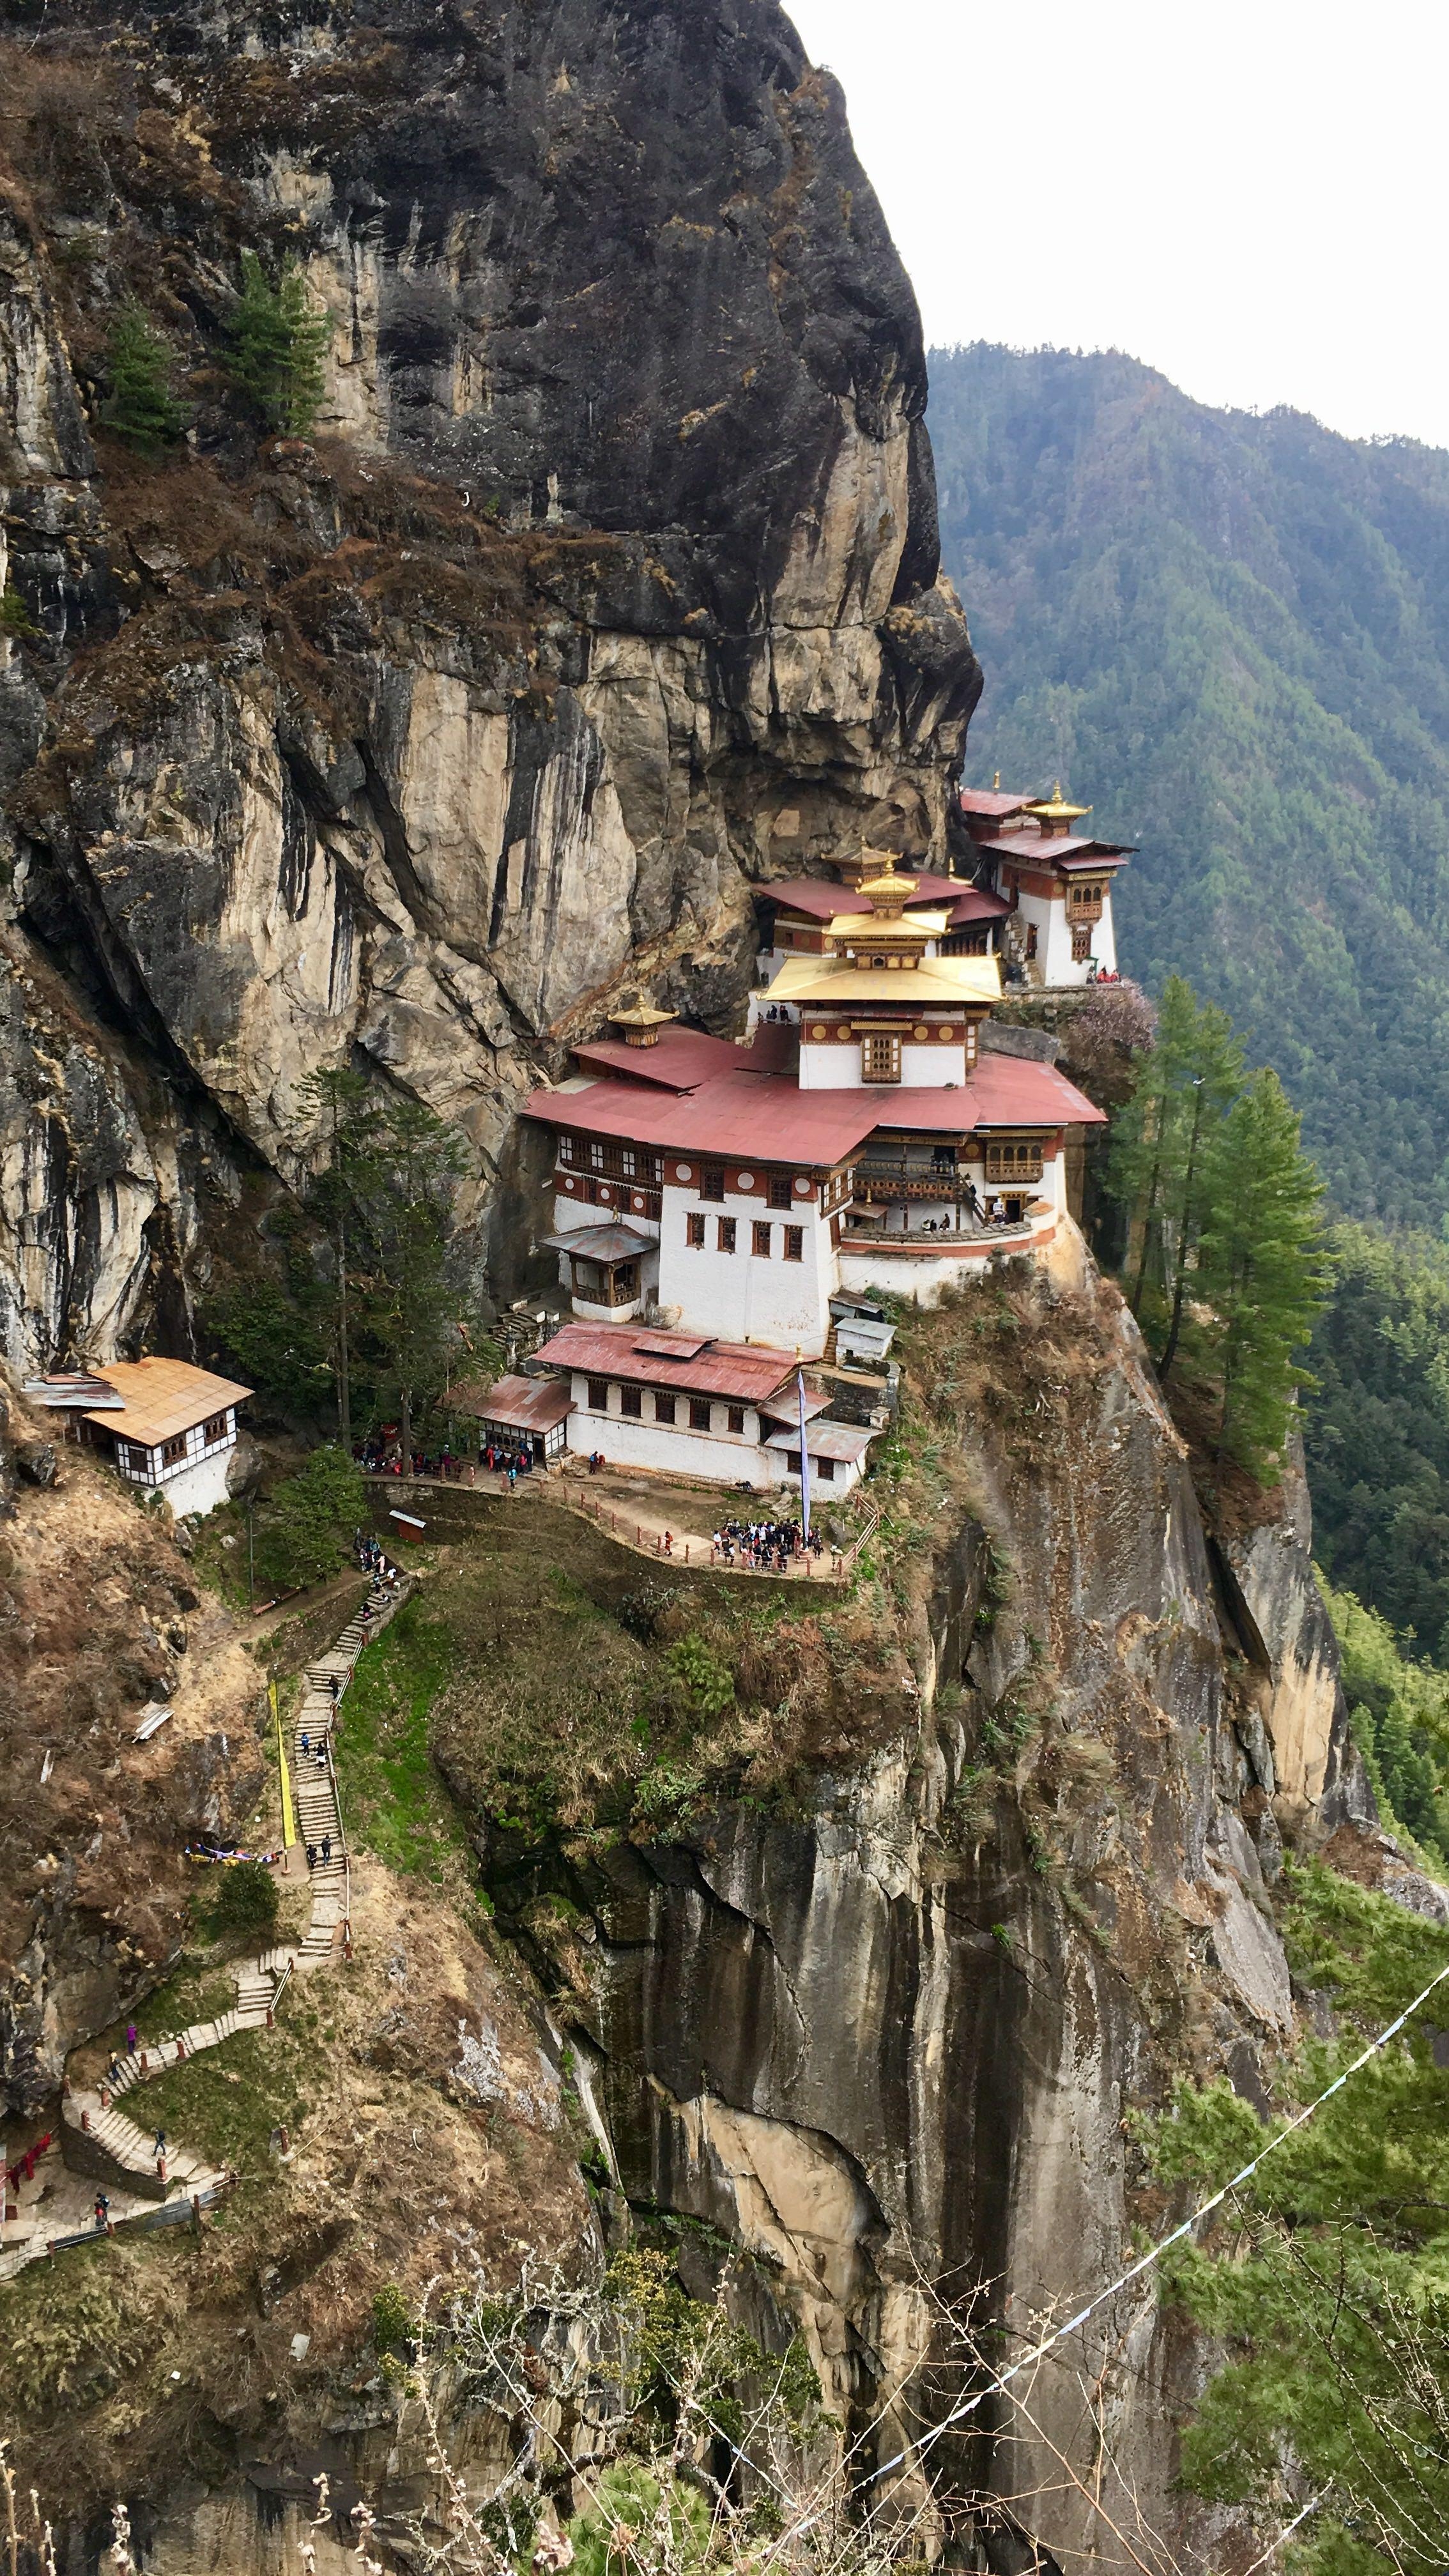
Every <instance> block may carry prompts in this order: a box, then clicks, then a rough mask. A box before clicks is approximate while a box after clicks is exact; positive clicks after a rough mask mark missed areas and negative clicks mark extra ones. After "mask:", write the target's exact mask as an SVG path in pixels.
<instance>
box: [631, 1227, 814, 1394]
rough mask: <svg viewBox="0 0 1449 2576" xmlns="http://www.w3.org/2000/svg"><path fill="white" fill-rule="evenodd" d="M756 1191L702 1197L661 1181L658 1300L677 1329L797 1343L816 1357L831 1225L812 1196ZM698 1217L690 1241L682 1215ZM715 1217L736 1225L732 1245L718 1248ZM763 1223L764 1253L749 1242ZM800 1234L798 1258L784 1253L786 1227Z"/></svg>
mask: <svg viewBox="0 0 1449 2576" xmlns="http://www.w3.org/2000/svg"><path fill="white" fill-rule="evenodd" d="M763 1197H764V1193H763V1191H756V1192H755V1193H754V1195H753V1196H751V1197H746V1196H745V1195H744V1194H743V1193H742V1192H739V1191H731V1192H730V1193H729V1194H728V1196H727V1197H726V1198H725V1199H723V1200H718V1199H708V1200H701V1199H700V1198H699V1197H698V1196H697V1194H696V1193H695V1192H694V1191H693V1190H692V1189H681V1188H678V1187H669V1186H667V1185H666V1188H665V1191H664V1222H663V1227H662V1230H661V1234H660V1246H659V1303H660V1304H661V1306H677V1307H678V1308H679V1309H680V1329H681V1330H682V1331H686V1332H691V1333H698V1334H700V1335H701V1336H705V1335H707V1336H708V1337H709V1338H710V1339H711V1340H714V1341H721V1342H765V1343H771V1344H773V1345H775V1346H776V1347H777V1348H778V1349H781V1350H784V1351H793V1350H794V1349H796V1348H797V1346H798V1348H799V1349H800V1350H801V1352H802V1353H803V1354H804V1356H805V1357H806V1358H807V1359H818V1358H819V1357H820V1354H821V1352H822V1351H823V1350H824V1348H825V1337H826V1334H827V1333H828V1331H829V1329H830V1299H831V1296H832V1294H833V1292H834V1288H835V1251H834V1246H833V1245H832V1243H831V1240H830V1226H829V1222H828V1220H827V1219H825V1218H823V1217H822V1216H821V1214H820V1211H819V1204H818V1201H817V1200H815V1199H813V1198H812V1199H809V1200H797V1201H796V1203H795V1205H794V1206H793V1207H792V1208H789V1209H784V1208H779V1209H777V1208H770V1207H766V1206H765V1205H763V1203H762V1202H763ZM691 1216H702V1217H703V1218H704V1242H703V1244H702V1245H691V1243H690V1242H689V1240H688V1220H689V1218H690V1217H691ZM720 1217H730V1218H733V1220H734V1225H735V1245H736V1248H735V1250H734V1251H733V1252H721V1251H720V1249H719V1227H718V1222H717V1220H718V1219H719V1218H720ZM757 1223H758V1224H761V1225H766V1224H767V1225H768V1226H769V1228H770V1254H769V1258H768V1259H766V1258H765V1257H764V1256H763V1255H760V1254H756V1253H755V1252H753V1251H752V1250H751V1248H750V1247H751V1243H752V1240H753V1233H754V1227H755V1225H756V1224H757ZM787 1225H796V1226H799V1227H800V1229H801V1231H802V1233H803V1234H804V1238H805V1241H804V1246H803V1254H804V1257H803V1259H801V1260H799V1261H787V1260H786V1259H785V1258H784V1250H785V1228H786V1226H787Z"/></svg>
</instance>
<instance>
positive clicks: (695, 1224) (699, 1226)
mask: <svg viewBox="0 0 1449 2576" xmlns="http://www.w3.org/2000/svg"><path fill="white" fill-rule="evenodd" d="M684 1240H685V1242H686V1243H687V1244H688V1246H689V1249H690V1251H691V1252H703V1250H704V1219H703V1217H702V1216H687V1217H686V1218H685V1220H684Z"/></svg>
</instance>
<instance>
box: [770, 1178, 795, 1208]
mask: <svg viewBox="0 0 1449 2576" xmlns="http://www.w3.org/2000/svg"><path fill="white" fill-rule="evenodd" d="M769 1203H770V1205H771V1207H788V1206H789V1205H790V1175H789V1173H788V1172H772V1173H771V1174H770V1201H769Z"/></svg>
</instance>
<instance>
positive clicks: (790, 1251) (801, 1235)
mask: <svg viewBox="0 0 1449 2576" xmlns="http://www.w3.org/2000/svg"><path fill="white" fill-rule="evenodd" d="M785 1258H786V1260H787V1261H803V1260H804V1258H805V1228H804V1227H803V1225H787V1226H786V1228H785Z"/></svg>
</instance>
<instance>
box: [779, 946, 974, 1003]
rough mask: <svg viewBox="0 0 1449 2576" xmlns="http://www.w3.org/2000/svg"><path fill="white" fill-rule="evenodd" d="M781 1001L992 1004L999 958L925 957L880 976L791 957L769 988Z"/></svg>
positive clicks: (843, 964) (845, 964)
mask: <svg viewBox="0 0 1449 2576" xmlns="http://www.w3.org/2000/svg"><path fill="white" fill-rule="evenodd" d="M769 993H770V998H771V999H772V1001H777V1002H798V1003H799V1004H800V1005H801V1007H802V1008H803V1009H805V1010H807V1011H808V1010H809V1008H810V1006H811V1004H812V1003H814V1002H877V1003H880V1002H902V1003H904V1002H948V1003H950V1005H951V1006H952V1008H953V1009H955V1010H960V1009H961V1008H962V1006H963V1004H966V1003H971V1002H980V1003H983V1004H990V1003H992V1002H999V1001H1000V999H1001V967H1000V964H999V962H998V960H997V959H996V958H995V957H923V958H921V959H920V960H919V961H917V962H914V963H912V964H911V965H909V966H898V967H895V968H893V969H887V970H886V971H885V972H884V973H882V971H881V969H880V968H879V967H872V966H860V965H857V964H856V963H854V962H853V961H851V960H848V959H845V958H842V959H840V960H838V961H837V960H836V959H834V958H830V957H792V958H790V959H789V960H788V961H787V963H786V964H785V965H783V966H782V967H781V969H780V972H779V974H778V975H776V976H775V978H774V979H773V981H772V983H771V984H770V986H769Z"/></svg>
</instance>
